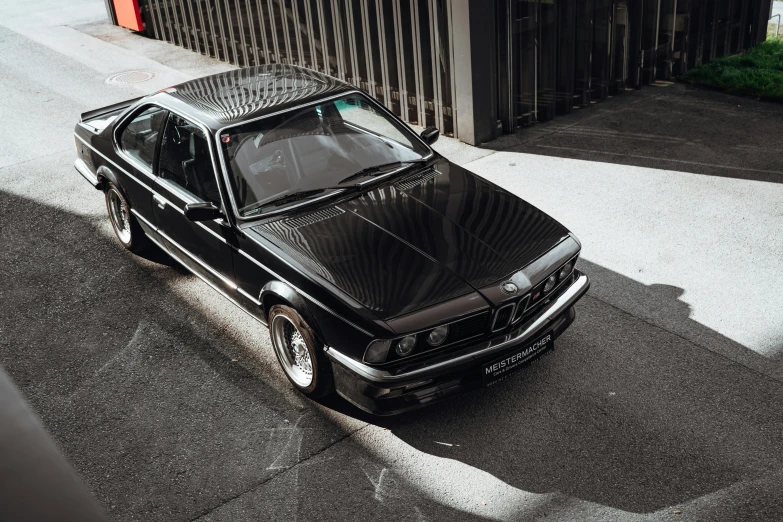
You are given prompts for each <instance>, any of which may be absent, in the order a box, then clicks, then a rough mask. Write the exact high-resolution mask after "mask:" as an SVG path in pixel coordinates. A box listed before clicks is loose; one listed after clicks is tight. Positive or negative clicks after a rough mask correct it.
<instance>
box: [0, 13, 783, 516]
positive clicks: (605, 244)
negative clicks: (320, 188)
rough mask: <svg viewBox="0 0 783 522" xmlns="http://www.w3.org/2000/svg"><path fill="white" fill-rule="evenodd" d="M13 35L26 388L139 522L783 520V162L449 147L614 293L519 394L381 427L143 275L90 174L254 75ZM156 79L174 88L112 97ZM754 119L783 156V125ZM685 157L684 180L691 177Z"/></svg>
mask: <svg viewBox="0 0 783 522" xmlns="http://www.w3.org/2000/svg"><path fill="white" fill-rule="evenodd" d="M0 11H2V12H3V16H2V17H0V78H2V81H0V118H1V119H2V121H3V123H4V124H3V126H1V127H0V143H2V147H0V245H2V248H1V249H0V276H1V277H2V281H3V283H4V284H3V285H2V286H0V303H2V305H0V364H1V365H2V366H3V368H4V369H5V370H6V372H7V373H8V374H9V376H10V377H11V378H12V379H13V381H14V383H15V384H16V386H17V387H18V388H19V389H20V390H21V391H22V392H23V394H24V396H25V398H26V399H27V400H28V402H29V403H30V405H31V406H32V407H33V409H34V411H35V412H36V413H37V414H38V416H39V417H40V419H41V421H42V423H43V424H44V426H45V427H46V428H47V429H48V430H49V432H50V433H51V435H52V437H53V438H54V440H55V441H56V443H57V444H58V445H59V447H60V448H61V449H62V451H63V452H64V454H65V456H66V457H67V458H68V459H69V460H70V462H71V463H72V464H73V465H74V467H75V468H76V469H77V471H78V472H79V474H80V475H81V477H82V478H83V480H84V481H85V483H86V485H87V487H88V488H89V490H90V491H91V492H92V493H93V494H94V496H95V498H96V499H97V500H98V502H99V503H100V504H101V506H102V507H103V508H104V509H105V510H106V512H107V514H108V515H109V517H110V518H111V519H112V520H118V521H131V520H143V521H145V522H146V521H158V520H160V521H186V520H204V521H206V520H209V521H224V520H225V521H241V520H281V521H288V520H384V521H388V520H416V521H421V520H429V521H437V520H444V521H450V522H453V521H454V520H542V519H545V520H563V521H568V520H602V521H603V520H631V521H637V520H640V521H641V520H645V521H647V520H716V521H724V520H777V519H781V518H783V500H781V496H780V491H781V487H783V452H781V449H780V448H781V447H782V446H781V443H782V442H783V440H782V439H783V418H781V408H780V404H781V402H782V399H783V385H782V384H781V383H782V382H783V372H782V371H781V353H783V340H782V339H783V337H782V336H783V327H781V324H783V321H781V313H780V309H781V308H780V304H781V302H780V299H783V297H781V296H783V291H781V290H783V278H781V277H780V275H779V274H780V268H781V263H780V259H781V254H783V252H781V250H780V248H781V238H780V236H781V234H780V233H779V230H780V222H781V221H780V220H781V218H783V214H781V210H780V209H781V208H783V183H781V182H780V179H779V178H777V177H775V175H774V174H773V173H775V172H780V173H781V175H783V165H781V160H780V159H778V158H779V156H778V158H776V157H771V158H770V159H769V160H768V161H767V163H766V164H765V165H764V166H763V167H762V166H759V165H757V164H755V163H754V164H752V165H751V164H749V163H747V162H740V163H726V162H725V161H724V160H723V159H719V160H715V161H705V160H704V158H700V159H699V160H698V161H701V162H702V163H713V164H714V163H718V164H723V165H724V166H731V167H734V168H733V169H728V170H730V171H731V172H733V174H732V175H726V174H727V172H726V169H723V170H719V169H713V171H711V172H715V174H714V175H710V174H705V173H704V172H702V171H700V170H694V169H690V170H689V169H688V168H684V165H685V164H684V163H681V164H679V166H678V164H677V163H676V162H668V163H667V162H665V161H661V162H660V163H657V164H653V165H647V164H637V163H634V162H633V161H632V160H630V159H626V160H624V161H614V160H611V159H609V158H608V157H607V156H606V155H605V156H602V157H598V156H597V155H596V156H589V157H587V156H580V157H575V156H570V155H567V154H561V156H566V157H553V156H552V155H542V154H541V150H537V151H531V150H529V149H526V148H525V147H526V146H529V144H528V145H524V144H523V143H521V142H519V141H517V142H514V141H513V140H512V141H503V142H502V143H501V144H499V145H497V146H495V147H494V149H495V150H492V149H488V148H485V149H476V148H472V147H468V146H464V145H461V144H459V143H456V142H454V141H453V140H448V139H442V140H441V142H439V144H438V147H439V149H440V150H441V151H442V152H443V153H444V154H445V155H447V156H448V157H450V158H453V159H455V160H456V161H459V162H461V163H463V164H466V165H468V167H469V168H471V169H472V170H474V171H476V172H477V173H478V174H480V175H484V176H486V177H488V178H490V179H492V180H493V181H495V182H498V183H500V184H501V185H503V186H505V187H507V188H508V189H509V190H512V191H514V192H515V193H518V194H520V195H522V196H523V197H526V198H528V199H530V200H531V201H532V202H534V203H535V204H536V205H538V206H540V207H541V208H543V209H544V210H546V211H548V212H551V213H552V214H553V215H554V216H555V217H557V218H558V219H560V220H562V222H563V223H564V224H565V225H566V226H568V227H569V228H571V229H573V230H574V231H575V232H576V233H577V235H578V236H579V237H580V239H581V240H582V241H583V244H584V255H583V259H582V260H581V261H580V267H581V269H582V270H583V271H585V272H587V273H588V274H589V275H590V276H591V277H592V279H593V288H592V289H591V291H590V293H589V294H588V296H586V297H585V298H584V299H583V300H582V301H581V302H580V303H579V304H578V305H577V319H576V322H575V323H574V325H573V326H572V327H571V329H569V330H568V332H567V333H566V334H565V335H564V336H563V337H561V338H560V339H558V341H557V343H556V349H555V351H554V352H553V354H552V355H550V356H548V357H546V358H544V359H542V360H541V361H539V362H538V363H536V364H534V365H533V366H531V367H530V368H529V369H528V370H526V371H524V372H521V373H519V374H517V375H515V376H514V377H513V378H510V379H508V380H507V381H505V382H504V383H503V385H502V386H496V387H492V388H489V389H484V390H479V391H477V392H475V393H470V394H468V395H464V396H462V397H460V398H459V399H457V400H452V401H448V402H445V403H441V404H439V405H436V406H433V407H430V408H427V409H424V410H421V411H418V412H414V413H412V414H408V415H404V416H401V417H395V418H390V419H377V418H371V417H369V416H367V415H365V414H363V413H361V412H359V411H357V410H356V409H354V408H352V407H351V406H349V405H348V404H346V403H345V402H344V401H342V400H340V399H336V398H334V399H330V400H328V401H325V402H324V403H314V402H312V401H309V400H307V399H305V398H303V397H302V396H300V395H298V394H297V393H295V392H294V391H293V390H292V388H291V387H290V385H289V384H288V382H287V381H286V380H285V378H284V376H283V375H282V373H281V372H280V370H279V369H278V366H277V362H276V361H275V357H274V354H273V352H272V349H271V346H270V344H269V337H268V335H267V333H266V332H265V331H263V329H262V328H261V327H260V325H259V324H258V323H256V322H254V321H253V320H252V319H250V318H249V317H248V316H246V315H245V314H244V313H243V312H241V311H240V310H238V309H236V308H235V307H234V306H233V305H232V304H230V303H229V302H227V301H226V300H225V299H223V298H222V297H221V296H219V295H217V294H216V293H214V292H213V291H212V290H211V289H210V288H209V287H207V286H206V285H204V284H203V283H202V282H201V281H200V280H198V279H197V278H195V277H193V276H191V275H189V274H188V273H187V272H185V271H184V270H183V269H181V268H179V267H177V266H176V265H175V264H174V263H173V262H172V261H170V260H169V259H167V258H166V256H165V255H164V254H161V253H155V252H153V253H152V254H150V255H148V256H147V257H146V258H142V257H138V256H134V255H132V254H130V253H128V252H126V251H125V250H123V249H122V247H121V246H120V245H119V243H118V242H117V241H116V239H115V238H114V236H113V234H112V231H111V228H110V225H109V223H108V220H107V218H106V210H105V206H104V202H103V197H102V194H101V193H99V192H97V191H95V190H93V189H92V188H91V187H90V186H89V185H88V184H87V183H86V182H85V181H84V180H83V179H82V178H81V177H80V176H79V175H78V174H77V173H76V172H75V171H74V169H73V159H74V152H73V148H72V129H73V125H74V123H75V122H76V121H77V119H78V115H79V114H80V113H81V112H83V111H85V110H89V109H92V108H95V107H100V106H102V105H106V104H109V103H112V102H116V101H120V100H123V99H127V98H130V97H135V96H138V95H139V94H140V93H144V92H152V91H154V90H157V89H159V88H161V87H164V86H166V85H171V84H174V83H177V82H178V81H182V80H184V79H187V78H190V77H194V76H199V75H204V74H209V73H212V72H217V71H220V70H225V69H228V68H230V66H229V65H227V64H221V63H218V62H215V61H213V60H210V59H207V58H205V57H202V56H199V55H197V54H195V53H191V52H189V51H186V50H183V49H179V48H176V47H174V46H171V45H169V44H166V43H163V42H155V41H150V40H146V39H143V38H141V37H139V36H136V35H133V34H131V33H129V32H127V31H125V30H123V29H119V28H116V27H111V26H109V25H108V24H107V23H106V21H105V11H104V5H103V2H102V1H100V0H76V1H74V2H70V3H68V4H67V5H63V4H62V3H61V2H59V1H55V0H36V1H33V2H26V3H24V4H23V5H22V3H19V2H11V1H10V0H0ZM132 69H143V70H149V71H151V72H154V73H155V77H154V79H153V80H151V81H150V82H145V83H140V84H136V85H128V86H118V85H109V84H107V83H105V79H106V78H107V77H109V76H110V75H112V74H115V73H118V72H123V71H126V70H132ZM649 89H654V88H653V87H651V88H648V91H647V92H648V93H649V92H650V91H649ZM686 94H687V95H689V96H696V97H698V103H699V104H700V106H701V107H702V108H703V110H704V111H706V112H709V111H722V110H728V109H727V108H726V107H725V106H723V105H720V103H728V102H721V101H720V100H717V101H716V99H714V98H712V97H710V96H704V97H699V96H700V95H699V92H690V91H689V92H688V93H686ZM651 96H654V99H653V98H650V97H651ZM660 96H664V95H663V94H655V95H652V94H645V91H644V90H643V91H641V92H639V93H631V94H629V95H628V96H627V98H626V99H627V100H629V101H626V99H623V100H611V101H609V102H605V105H604V106H596V107H594V108H591V109H588V110H593V109H596V110H595V111H594V113H593V115H592V116H596V115H603V116H601V117H604V118H611V114H609V113H608V112H607V111H610V106H609V105H608V104H609V103H613V102H615V101H618V102H622V103H628V104H632V103H633V101H634V98H633V97H636V98H635V99H636V101H637V102H638V103H640V104H641V105H636V107H637V108H639V107H642V108H643V107H645V105H644V103H649V104H654V105H656V106H660V107H664V106H665V104H666V99H663V98H660ZM643 100H647V101H646V102H643ZM694 103H695V102H694ZM716 104H717V105H716ZM737 104H738V105H744V102H743V101H738V102H737ZM629 106H630V105H629ZM599 107H600V108H599ZM716 107H717V108H716ZM648 109H649V108H648ZM648 109H644V110H640V112H638V113H633V114H634V117H635V118H636V119H637V121H639V120H643V119H644V116H645V114H647V116H648V117H652V116H651V114H652V115H654V114H655V113H654V111H652V110H648ZM629 110H630V109H629ZM749 110H751V109H749ZM751 114H752V115H753V117H754V118H757V119H765V118H770V122H771V123H770V126H771V128H772V130H776V128H775V122H777V124H778V125H779V127H777V132H778V136H780V135H781V134H782V133H781V132H780V130H783V123H781V122H783V117H781V114H783V110H781V106H779V105H771V104H763V105H753V107H752V112H751ZM592 116H591V115H590V114H588V115H587V116H580V115H576V116H574V117H575V118H576V119H572V120H570V122H569V121H568V119H562V120H561V122H562V123H559V125H568V124H571V125H574V124H577V123H579V122H582V120H580V118H589V117H592ZM686 116H687V115H686ZM596 118H597V119H596V120H593V121H594V122H600V121H605V120H601V118H599V117H598V116H596ZM765 121H766V120H765ZM583 123H584V122H582V123H579V124H583ZM595 125H599V123H595ZM733 127H734V129H735V130H734V132H738V133H740V132H741V129H737V128H736V127H737V125H734V126H733ZM550 130H552V129H550ZM626 130H627V129H626ZM532 131H533V132H536V133H540V134H536V135H535V136H538V138H540V139H544V138H543V137H544V136H545V134H546V128H545V127H544V126H540V127H538V128H536V129H533V130H532ZM628 132H630V131H628ZM645 132H646V131H645ZM699 132H700V131H699V129H691V130H690V135H691V136H698V134H699ZM753 132H754V130H753V128H752V127H751V126H749V127H748V130H747V133H748V138H747V141H748V142H750V141H752V140H751V136H752V133H753ZM549 134H551V135H552V136H555V137H556V138H557V139H561V140H564V139H565V138H564V137H563V136H565V133H560V134H559V135H558V133H556V132H550V133H549ZM639 134H641V132H640V133H639ZM647 134H650V133H647ZM743 135H744V134H743ZM519 136H522V135H521V134H520V135H519ZM519 136H517V137H516V139H519ZM532 136H534V135H533V134H528V138H530V137H532ZM571 136H573V133H572V134H571ZM551 139H555V138H551ZM759 139H763V140H767V139H769V136H766V135H765V136H764V137H763V138H759ZM524 140H527V138H523V141H524ZM639 141H643V140H639ZM595 142H600V144H601V146H602V147H604V148H603V149H600V151H599V152H613V151H615V150H617V149H614V148H612V141H611V140H609V139H604V140H599V139H596V140H595ZM531 143H532V142H531ZM755 143H757V144H758V140H756V141H755ZM778 143H779V141H778ZM539 144H544V145H550V146H558V147H571V148H572V149H578V148H582V149H585V148H592V149H593V150H598V149H595V147H594V146H591V147H578V146H577V145H578V144H575V143H565V142H560V143H553V142H551V141H549V142H548V141H539ZM592 145H595V143H593V144H592ZM705 146H706V147H708V145H705ZM678 147H680V148H679V149H678V150H679V154H682V156H674V157H672V156H673V154H672V153H668V152H665V151H664V150H663V149H661V150H662V152H661V155H662V156H665V157H664V158H663V159H664V160H665V159H682V160H683V161H687V159H685V158H687V156H686V154H685V153H686V152H687V150H688V145H687V144H679V145H678ZM719 148H721V149H722V148H724V147H719ZM550 150H555V149H550ZM624 152H629V151H622V150H618V152H617V154H621V153H624ZM630 152H634V151H630ZM719 153H720V151H718V152H715V153H714V154H715V155H717V154H719ZM546 154H548V153H546ZM570 154H576V153H575V152H573V151H572V152H571V153H570ZM581 154H585V153H581ZM635 154H636V155H637V156H639V155H647V154H646V153H645V154H642V153H640V151H639V150H637V151H635ZM705 154H706V157H707V159H709V157H710V152H709V150H707V151H706V153H705ZM629 156H630V153H629ZM726 156H727V157H729V156H731V157H733V156H732V155H731V154H729V153H726ZM721 158H722V156H721ZM726 161H728V160H726ZM743 167H747V168H746V169H744V168H743ZM758 170H765V171H768V173H769V174H764V175H765V176H766V175H768V176H769V177H768V178H764V179H760V178H759V174H760V173H758V172H755V171H758ZM719 209H722V212H721V211H719ZM754 274H755V275H754ZM0 518H2V517H1V516H0Z"/></svg>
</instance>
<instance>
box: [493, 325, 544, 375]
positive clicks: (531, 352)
mask: <svg viewBox="0 0 783 522" xmlns="http://www.w3.org/2000/svg"><path fill="white" fill-rule="evenodd" d="M554 347H555V341H554V339H553V338H552V333H551V332H550V333H548V334H546V335H544V336H543V337H540V338H539V339H538V340H537V341H535V342H533V343H531V344H526V345H521V346H520V347H519V349H517V350H514V351H512V352H508V353H506V354H505V355H504V356H503V357H501V358H499V359H495V360H494V361H491V362H488V363H486V364H485V365H484V366H482V367H481V378H482V379H483V381H484V386H492V385H493V384H496V383H498V382H500V381H502V380H503V379H505V378H506V377H508V376H509V375H511V374H512V373H514V372H515V371H517V370H519V369H521V368H522V367H524V366H526V365H527V364H528V363H530V362H532V361H533V360H534V359H537V358H538V357H539V356H541V355H543V354H544V353H547V352H549V351H551V350H552V349H554Z"/></svg>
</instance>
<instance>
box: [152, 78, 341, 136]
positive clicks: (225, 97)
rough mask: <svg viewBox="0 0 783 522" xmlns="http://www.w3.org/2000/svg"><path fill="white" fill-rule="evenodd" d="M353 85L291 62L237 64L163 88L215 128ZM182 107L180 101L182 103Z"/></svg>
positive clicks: (302, 103)
mask: <svg viewBox="0 0 783 522" xmlns="http://www.w3.org/2000/svg"><path fill="white" fill-rule="evenodd" d="M354 90H356V87H354V86H353V85H350V84H348V83H345V82H343V81H341V80H338V79H337V78H333V77H331V76H327V75H325V74H321V73H319V72H316V71H311V70H309V69H305V68H303V67H298V66H296V65H285V64H271V65H260V66H256V67H247V68H244V69H236V70H233V71H227V72H224V73H219V74H213V75H212V76H205V77H203V78H197V79H195V80H190V81H187V82H184V83H181V84H179V85H175V86H174V87H170V88H168V89H164V91H163V92H164V93H165V94H166V95H168V96H171V97H172V98H174V99H175V100H177V101H178V102H180V103H177V105H180V104H182V105H184V106H186V107H187V109H189V110H187V112H189V113H190V114H191V115H193V116H195V117H197V118H198V119H199V120H201V123H203V124H205V125H207V126H208V127H210V128H211V129H212V130H213V131H217V130H219V129H221V128H223V127H226V126H233V125H237V124H241V123H243V122H245V121H248V120H251V119H254V118H257V117H259V116H264V115H266V114H271V113H274V112H279V111H281V110H285V109H287V108H292V107H297V106H300V105H306V104H308V103H310V102H315V101H318V100H320V99H323V98H326V97H329V96H333V95H339V94H341V93H343V92H349V91H354ZM183 108H184V107H183Z"/></svg>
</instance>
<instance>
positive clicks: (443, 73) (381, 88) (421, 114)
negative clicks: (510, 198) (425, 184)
mask: <svg viewBox="0 0 783 522" xmlns="http://www.w3.org/2000/svg"><path fill="white" fill-rule="evenodd" d="M769 4H770V2H769V0H495V1H486V0H139V5H140V8H141V16H142V20H143V21H144V25H145V29H144V33H145V34H146V35H147V36H150V37H153V38H157V39H160V40H166V41H168V42H171V43H173V44H175V45H179V46H182V47H185V48H187V49H191V50H193V51H195V52H199V53H202V54H206V55H209V56H212V57H215V58H218V59H220V60H225V61H227V62H230V63H233V64H236V65H238V66H241V67H247V66H254V65H264V64H294V65H300V66H302V67H306V68H309V69H312V70H315V71H317V72H319V73H321V74H324V75H329V76H334V77H336V78H339V79H341V80H344V81H346V82H348V83H350V84H352V85H355V86H356V87H358V88H361V89H363V90H365V91H366V92H368V93H370V94H371V95H372V96H374V97H375V98H377V99H378V100H379V101H381V102H382V103H383V104H384V105H386V106H387V107H388V108H389V109H390V110H391V111H393V112H394V113H395V114H397V115H398V116H400V117H401V118H402V119H403V120H404V121H406V122H409V123H411V124H416V125H420V126H429V125H434V126H436V127H438V128H440V129H441V131H442V132H443V133H444V134H446V135H449V136H455V137H458V138H459V139H461V140H462V141H465V142H468V143H473V144H477V143H481V142H484V141H489V140H491V139H493V138H495V137H497V136H498V135H499V134H502V133H509V132H515V131H516V130H517V129H520V128H524V127H525V126H527V125H531V124H534V123H536V122H542V121H546V120H549V119H551V118H553V117H555V116H558V115H564V114H568V113H569V112H571V111H572V110H574V108H579V107H587V106H589V105H591V104H592V103H595V102H597V101H601V100H604V99H606V98H608V97H609V96H613V95H618V94H622V93H624V92H625V91H627V90H631V89H636V88H639V87H641V86H643V85H645V84H650V83H653V82H656V81H665V80H671V79H672V78H674V77H675V76H676V75H677V74H679V73H682V72H684V71H686V70H688V69H689V68H693V67H697V66H699V65H701V64H704V63H707V62H709V61H711V60H714V59H715V58H717V57H721V56H725V55H728V54H736V53H739V52H742V51H743V50H745V49H747V48H748V47H749V46H751V45H753V44H756V43H758V42H760V41H762V40H763V39H764V38H765V36H766V32H765V30H766V21H767V19H768V17H769V9H770V5H769Z"/></svg>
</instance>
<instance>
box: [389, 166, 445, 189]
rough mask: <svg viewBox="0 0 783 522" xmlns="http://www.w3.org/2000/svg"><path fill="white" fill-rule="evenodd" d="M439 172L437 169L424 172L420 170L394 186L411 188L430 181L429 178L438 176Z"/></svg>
mask: <svg viewBox="0 0 783 522" xmlns="http://www.w3.org/2000/svg"><path fill="white" fill-rule="evenodd" d="M439 174H440V171H438V170H435V169H430V170H425V171H424V172H419V173H418V174H415V175H413V176H411V177H409V178H408V179H404V180H402V181H400V182H399V183H397V184H395V185H394V186H395V187H397V190H403V191H404V190H410V189H412V188H413V187H415V186H417V185H421V184H423V183H426V182H428V181H429V180H431V179H433V178H435V177H437V176H438V175H439Z"/></svg>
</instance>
